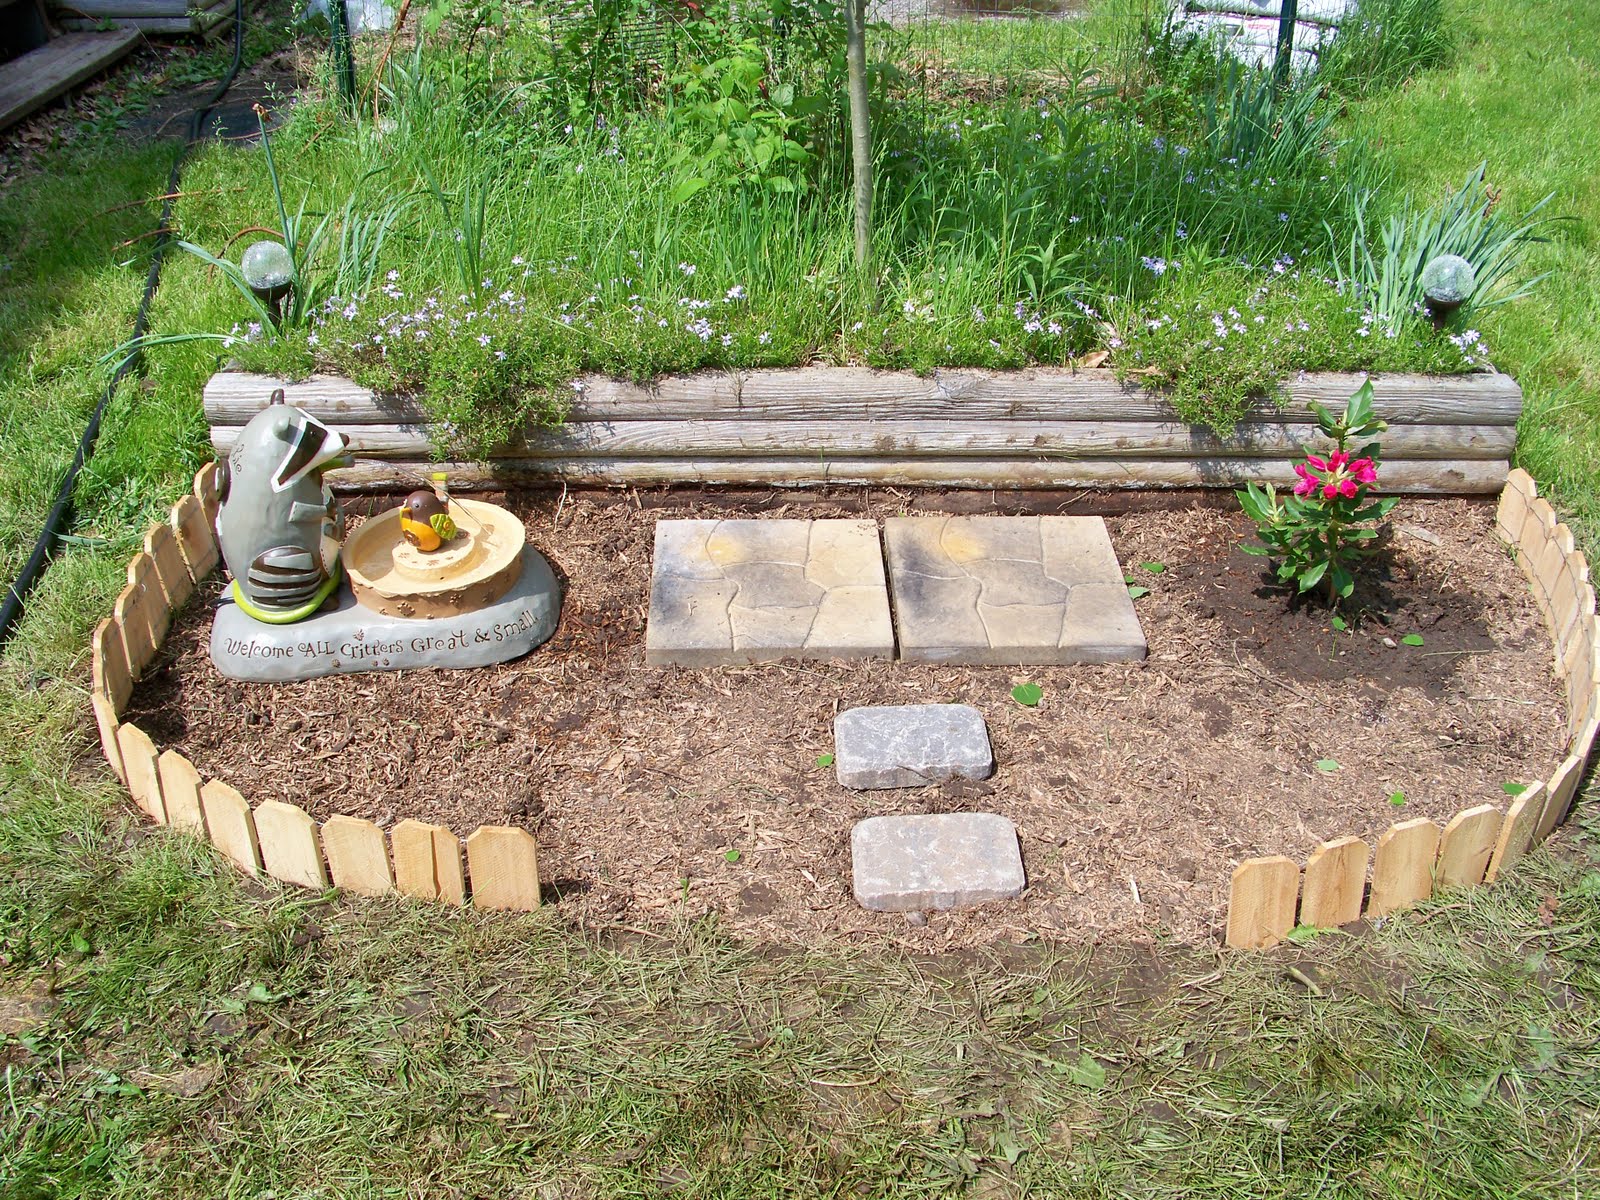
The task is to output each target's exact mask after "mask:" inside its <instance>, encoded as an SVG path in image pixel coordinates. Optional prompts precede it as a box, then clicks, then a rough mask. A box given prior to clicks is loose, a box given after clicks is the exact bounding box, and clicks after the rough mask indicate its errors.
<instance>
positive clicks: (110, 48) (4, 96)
mask: <svg viewBox="0 0 1600 1200" xmlns="http://www.w3.org/2000/svg"><path fill="white" fill-rule="evenodd" d="M138 41H139V34H138V32H137V31H136V30H132V29H118V30H113V31H110V32H105V33H69V34H67V35H66V36H64V37H58V38H54V39H52V40H51V41H49V42H46V43H45V44H44V45H43V46H40V47H39V48H38V49H37V50H30V51H28V53H26V54H23V55H21V56H19V57H17V58H14V59H12V60H11V61H10V62H7V63H0V129H5V128H7V127H8V126H11V125H15V124H16V123H17V122H18V121H20V120H22V119H23V118H24V117H26V116H28V115H29V114H31V113H34V112H37V111H38V110H39V109H41V108H43V107H44V106H45V105H46V104H49V103H50V101H52V100H54V99H55V98H56V97H57V96H59V95H61V94H62V93H63V92H67V91H70V90H71V89H72V88H75V87H77V86H78V85H79V84H80V83H82V82H83V81H84V80H86V79H89V78H90V77H92V76H95V75H98V74H99V73H100V72H101V71H104V70H105V69H106V68H107V67H109V66H110V65H111V64H112V63H114V62H116V61H117V60H118V59H120V58H122V57H123V56H124V55H126V54H127V53H128V52H129V51H130V50H132V49H133V48H134V46H135V44H137V42H138Z"/></svg>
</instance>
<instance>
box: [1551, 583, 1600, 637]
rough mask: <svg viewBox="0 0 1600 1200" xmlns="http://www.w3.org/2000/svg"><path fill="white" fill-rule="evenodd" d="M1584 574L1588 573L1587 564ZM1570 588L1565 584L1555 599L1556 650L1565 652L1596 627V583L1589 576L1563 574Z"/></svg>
mask: <svg viewBox="0 0 1600 1200" xmlns="http://www.w3.org/2000/svg"><path fill="white" fill-rule="evenodd" d="M1584 575H1585V576H1587V575H1588V570H1587V564H1586V565H1585V570H1584ZM1563 578H1564V579H1566V580H1567V581H1568V582H1570V584H1571V586H1570V588H1569V587H1568V586H1566V584H1563V586H1562V590H1561V591H1560V592H1558V593H1557V594H1556V596H1555V599H1554V601H1553V604H1554V607H1555V625H1556V629H1557V632H1556V650H1557V651H1558V652H1559V653H1562V654H1565V653H1566V650H1567V648H1568V647H1570V646H1571V645H1572V643H1573V640H1574V639H1575V638H1577V637H1588V636H1589V635H1590V631H1591V630H1592V629H1593V628H1594V613H1595V608H1594V585H1592V584H1591V583H1590V582H1589V580H1588V579H1587V578H1580V579H1577V580H1571V579H1570V572H1569V573H1568V575H1566V576H1563Z"/></svg>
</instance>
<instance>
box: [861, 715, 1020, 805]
mask: <svg viewBox="0 0 1600 1200" xmlns="http://www.w3.org/2000/svg"><path fill="white" fill-rule="evenodd" d="M833 743H834V755H833V764H834V769H835V771H836V772H837V773H838V776H839V782H840V783H841V784H843V785H844V786H845V787H848V788H860V789H869V788H903V787H924V786H926V785H928V784H936V783H944V782H945V781H946V780H949V779H987V778H989V776H990V775H991V774H992V773H993V772H994V751H993V750H992V749H991V748H990V746H989V730H988V728H987V727H986V726H985V725H984V723H983V714H982V713H980V712H979V711H978V710H977V709H975V708H972V707H970V706H968V705H965V704H895V705H882V706H879V707H873V708H850V709H846V710H845V711H844V712H842V713H840V714H839V715H838V716H837V717H835V718H834V719H833Z"/></svg>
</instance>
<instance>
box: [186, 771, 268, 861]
mask: <svg viewBox="0 0 1600 1200" xmlns="http://www.w3.org/2000/svg"><path fill="white" fill-rule="evenodd" d="M200 808H201V810H202V811H203V812H204V813H205V818H206V832H207V833H208V834H209V835H210V838H211V844H212V845H213V846H215V847H216V848H217V849H218V850H220V851H222V853H223V854H225V855H227V856H228V857H229V858H231V859H232V860H233V862H234V865H235V866H237V867H238V868H239V869H240V870H241V871H243V872H244V873H245V874H247V875H260V874H261V845H260V843H259V842H258V841H257V839H256V822H255V816H254V815H253V814H252V813H251V811H250V803H249V801H247V800H246V799H245V798H244V797H243V796H241V795H240V794H239V793H238V791H237V790H236V789H234V788H233V787H231V786H230V785H228V784H226V783H223V782H222V780H220V779H212V780H208V781H207V782H206V784H205V786H204V787H202V788H201V789H200Z"/></svg>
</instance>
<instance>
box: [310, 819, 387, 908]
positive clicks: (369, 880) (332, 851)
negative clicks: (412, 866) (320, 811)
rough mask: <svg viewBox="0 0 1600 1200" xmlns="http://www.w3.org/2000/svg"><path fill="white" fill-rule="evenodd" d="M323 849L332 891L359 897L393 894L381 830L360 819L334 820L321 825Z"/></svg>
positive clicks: (385, 847)
mask: <svg viewBox="0 0 1600 1200" xmlns="http://www.w3.org/2000/svg"><path fill="white" fill-rule="evenodd" d="M322 849H323V853H325V854H326V855H327V856H328V870H329V872H330V873H331V874H332V876H333V883H334V886H335V887H340V888H343V889H345V890H346V891H349V892H355V893H356V894H357V895H361V896H381V895H383V894H384V893H385V892H391V891H393V890H394V876H393V875H392V874H391V873H390V871H389V850H388V847H387V846H386V845H385V844H384V840H383V830H381V829H379V828H378V827H377V826H376V825H374V824H373V823H372V822H371V821H363V820H362V819H361V818H359V817H345V816H334V817H329V818H328V819H327V820H326V821H324V822H323V823H322Z"/></svg>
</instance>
